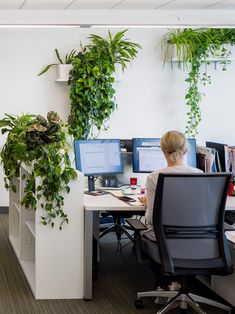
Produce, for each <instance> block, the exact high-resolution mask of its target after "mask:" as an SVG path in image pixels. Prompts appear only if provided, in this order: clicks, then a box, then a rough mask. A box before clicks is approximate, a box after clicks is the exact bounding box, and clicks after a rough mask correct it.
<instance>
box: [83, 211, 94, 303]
mask: <svg viewBox="0 0 235 314" xmlns="http://www.w3.org/2000/svg"><path fill="white" fill-rule="evenodd" d="M84 241H85V242H84V299H85V300H91V299H92V241H93V211H90V210H85V235H84Z"/></svg>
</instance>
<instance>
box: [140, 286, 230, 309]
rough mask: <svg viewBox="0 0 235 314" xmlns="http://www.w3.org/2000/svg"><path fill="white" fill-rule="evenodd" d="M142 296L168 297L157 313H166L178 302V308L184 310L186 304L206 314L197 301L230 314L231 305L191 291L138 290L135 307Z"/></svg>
mask: <svg viewBox="0 0 235 314" xmlns="http://www.w3.org/2000/svg"><path fill="white" fill-rule="evenodd" d="M143 297H166V298H170V300H169V302H168V303H166V304H165V305H164V306H163V307H162V308H161V309H160V310H159V311H158V312H157V314H163V313H167V312H168V310H170V309H172V308H175V305H176V304H177V303H178V306H179V307H180V309H184V310H186V309H187V307H188V305H189V306H190V307H191V308H193V309H194V310H195V311H196V312H197V313H201V314H206V313H207V312H206V311H204V310H203V309H202V308H201V306H200V305H199V304H198V302H199V303H204V304H208V305H211V306H214V307H216V308H219V309H222V310H224V311H227V312H228V313H229V314H231V307H229V306H227V305H224V304H222V303H219V302H216V301H213V300H210V299H207V298H204V297H201V296H198V295H196V294H192V293H181V292H178V291H148V292H138V293H137V300H136V302H135V304H136V307H137V308H140V307H141V305H140V302H141V300H140V298H143Z"/></svg>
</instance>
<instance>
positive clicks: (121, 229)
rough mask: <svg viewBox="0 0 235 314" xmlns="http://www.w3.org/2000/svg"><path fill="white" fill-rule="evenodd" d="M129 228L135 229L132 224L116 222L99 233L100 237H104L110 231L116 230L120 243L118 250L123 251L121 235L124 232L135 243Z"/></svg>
mask: <svg viewBox="0 0 235 314" xmlns="http://www.w3.org/2000/svg"><path fill="white" fill-rule="evenodd" d="M127 229H128V230H133V229H132V228H131V227H130V226H128V225H123V224H115V225H113V226H111V227H109V228H107V229H105V230H104V231H102V232H101V233H100V235H99V238H102V237H103V236H105V235H106V234H108V233H110V232H115V233H116V236H117V240H118V244H117V252H119V251H121V249H122V245H121V237H122V234H125V236H126V237H127V238H128V239H129V240H130V241H131V242H132V243H134V239H133V237H132V236H131V235H130V234H129V232H128V231H127Z"/></svg>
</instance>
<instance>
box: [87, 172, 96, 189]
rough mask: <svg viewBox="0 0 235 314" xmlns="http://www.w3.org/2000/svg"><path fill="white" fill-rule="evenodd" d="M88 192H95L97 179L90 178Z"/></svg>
mask: <svg viewBox="0 0 235 314" xmlns="http://www.w3.org/2000/svg"><path fill="white" fill-rule="evenodd" d="M88 191H89V192H93V191H95V177H94V176H88Z"/></svg>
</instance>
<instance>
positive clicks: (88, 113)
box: [68, 30, 141, 139]
mask: <svg viewBox="0 0 235 314" xmlns="http://www.w3.org/2000/svg"><path fill="white" fill-rule="evenodd" d="M126 31H127V30H124V31H120V32H117V33H116V34H115V35H114V36H113V35H112V34H111V32H108V39H105V38H102V37H100V36H98V35H94V34H92V35H90V36H89V39H90V44H88V45H87V46H85V47H84V48H83V49H82V51H80V52H79V53H77V54H76V55H75V56H74V58H73V61H72V66H73V67H72V70H71V71H70V77H69V82H68V84H69V88H70V100H71V111H70V115H69V118H68V128H69V133H70V134H72V135H73V136H74V138H76V139H87V138H89V137H94V136H95V131H96V130H97V131H98V132H99V131H100V130H101V129H103V130H107V126H106V122H107V121H108V119H109V118H110V116H111V114H112V112H113V111H114V110H115V108H116V107H117V104H116V102H115V89H114V88H113V83H114V81H115V68H116V66H120V67H121V69H122V71H124V70H125V69H126V67H127V64H128V63H130V62H131V61H132V60H133V59H134V58H135V57H136V56H137V53H138V49H140V48H141V46H140V45H139V44H137V43H134V42H131V41H129V40H128V39H127V38H125V33H126Z"/></svg>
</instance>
